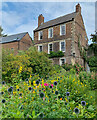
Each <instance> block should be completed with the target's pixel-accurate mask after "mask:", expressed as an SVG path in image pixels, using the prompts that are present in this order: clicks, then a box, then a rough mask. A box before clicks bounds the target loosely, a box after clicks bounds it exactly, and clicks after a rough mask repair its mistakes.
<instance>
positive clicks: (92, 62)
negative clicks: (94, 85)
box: [88, 56, 97, 72]
mask: <svg viewBox="0 0 97 120" xmlns="http://www.w3.org/2000/svg"><path fill="white" fill-rule="evenodd" d="M88 64H89V66H90V70H91V71H95V72H97V56H93V57H90V58H89V59H88Z"/></svg>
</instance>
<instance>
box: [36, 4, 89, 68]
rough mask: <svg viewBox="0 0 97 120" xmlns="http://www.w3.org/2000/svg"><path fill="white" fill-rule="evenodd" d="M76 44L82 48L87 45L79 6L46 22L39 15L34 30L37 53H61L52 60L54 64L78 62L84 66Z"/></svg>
mask: <svg viewBox="0 0 97 120" xmlns="http://www.w3.org/2000/svg"><path fill="white" fill-rule="evenodd" d="M78 42H80V45H81V47H82V48H84V47H87V45H88V38H87V34H86V31H85V26H84V22H83V18H82V15H81V6H80V4H77V5H76V7H75V12H73V13H70V14H67V15H64V16H61V17H58V18H56V19H53V20H50V21H48V22H44V17H43V15H42V14H41V15H39V17H38V27H37V28H36V29H35V30H34V44H35V46H36V48H37V49H38V51H44V52H46V53H48V54H50V51H54V52H57V51H63V52H64V56H63V57H58V58H53V59H52V60H53V63H54V64H59V65H62V64H64V63H68V64H74V63H75V62H76V61H79V62H80V64H81V65H83V66H84V64H85V63H84V60H83V58H82V56H81V55H80V50H79V47H78Z"/></svg>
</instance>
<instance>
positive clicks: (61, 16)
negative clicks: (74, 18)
mask: <svg viewBox="0 0 97 120" xmlns="http://www.w3.org/2000/svg"><path fill="white" fill-rule="evenodd" d="M73 13H76V12H72V13H69V14H66V15H63V16H60V17H57V18H55V19H53V20H56V19H58V18H61V17H64V16H67V15H70V14H73ZM53 20H49V21H53ZM49 21H47V22H49ZM47 22H45V23H47ZM45 23H44V24H45Z"/></svg>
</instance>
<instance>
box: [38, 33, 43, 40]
mask: <svg viewBox="0 0 97 120" xmlns="http://www.w3.org/2000/svg"><path fill="white" fill-rule="evenodd" d="M39 34H40V40H41V39H42V38H43V33H42V31H40V33H39Z"/></svg>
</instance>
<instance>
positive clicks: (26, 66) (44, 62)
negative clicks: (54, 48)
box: [2, 47, 53, 82]
mask: <svg viewBox="0 0 97 120" xmlns="http://www.w3.org/2000/svg"><path fill="white" fill-rule="evenodd" d="M20 69H21V70H20ZM19 71H20V72H19ZM18 72H19V75H18V76H17V74H18ZM33 73H36V74H39V75H40V76H41V77H45V76H46V75H48V73H51V74H53V65H52V63H51V60H49V59H48V57H47V56H46V55H45V53H43V52H38V51H37V50H36V48H34V47H31V48H29V50H27V51H25V52H19V54H17V55H16V56H14V54H12V53H7V52H6V51H4V52H3V55H2V79H3V80H5V81H7V82H11V81H12V79H13V78H14V80H16V79H17V81H16V82H18V81H19V80H20V78H21V79H22V80H25V79H26V78H27V77H30V75H31V74H33Z"/></svg>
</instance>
